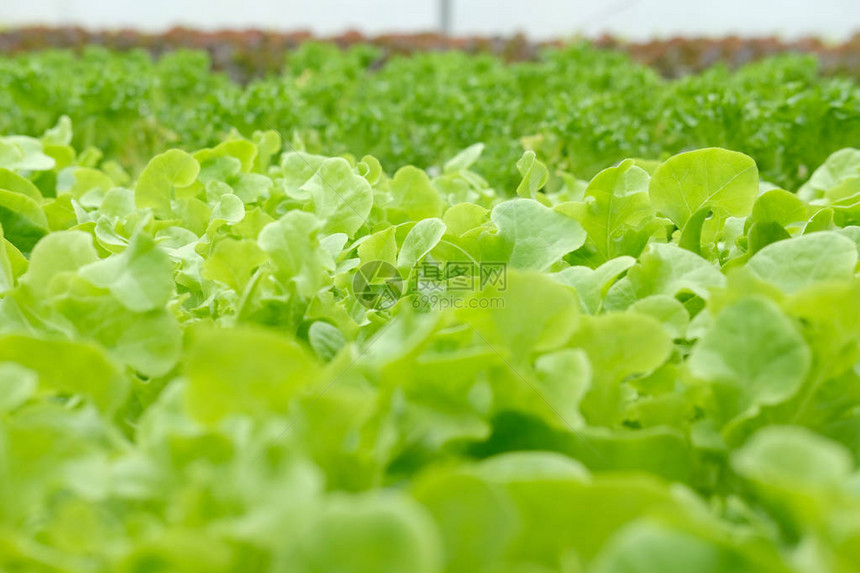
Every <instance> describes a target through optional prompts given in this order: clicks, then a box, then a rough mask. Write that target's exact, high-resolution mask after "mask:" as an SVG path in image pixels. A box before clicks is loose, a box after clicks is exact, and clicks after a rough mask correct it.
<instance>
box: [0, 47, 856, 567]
mask: <svg viewBox="0 0 860 573" xmlns="http://www.w3.org/2000/svg"><path fill="white" fill-rule="evenodd" d="M45 57H48V56H45ZM54 57H57V56H54ZM129 57H130V58H131V56H129ZM448 57H449V58H451V59H452V60H453V61H455V62H456V61H457V60H456V58H457V57H456V56H448ZM322 59H323V61H324V62H327V65H334V64H335V63H337V62H338V61H339V60H337V59H336V58H330V56H324V57H322ZM550 61H551V62H553V63H552V65H553V66H563V65H564V60H563V59H561V60H558V59H552V60H550ZM434 62H436V60H435V59H433V58H429V57H428V60H427V65H428V66H431V67H432V65H434ZM485 63H486V65H487V66H488V67H489V68H490V69H492V68H493V66H494V65H495V64H493V63H492V61H489V60H488V61H486V62H485ZM140 65H142V66H144V67H145V66H148V65H152V64H148V63H140ZM159 65H167V64H166V63H164V62H162V63H160V64H159ZM389 65H390V66H395V67H396V66H400V72H399V73H402V74H406V75H408V74H411V73H412V71H414V70H411V68H410V67H409V66H410V65H413V64H407V63H405V62H399V63H398V61H396V60H395V61H394V62H392V63H391V64H389ZM541 65H550V64H548V63H546V62H544V63H543V64H541ZM335 71H337V73H334V72H332V74H330V75H327V76H325V77H327V78H329V82H323V81H322V80H323V78H320V77H311V78H310V79H308V80H307V81H308V82H309V84H310V85H311V86H313V88H314V89H315V90H318V93H319V97H320V98H321V99H322V100H324V101H325V98H327V97H330V96H331V93H332V90H335V89H336V88H339V87H340V86H339V84H337V82H336V81H335V80H336V79H337V78H339V77H341V73H342V72H343V75H344V77H345V78H346V79H345V80H344V81H345V82H346V83H349V82H350V81H353V80H352V79H349V77H348V75H349V74H348V73H347V72H344V71H343V70H335ZM568 72H569V73H571V74H574V75H575V74H576V73H579V72H577V71H576V70H568ZM381 73H382V72H381ZM385 73H393V72H385ZM488 73H489V72H488ZM518 73H525V72H524V71H523V70H522V69H521V70H519V71H518ZM607 73H608V72H607ZM167 77H173V76H167ZM175 81H176V82H177V83H178V84H180V85H179V86H174V87H176V89H179V88H180V87H181V88H182V89H191V90H193V89H196V88H193V86H188V85H185V84H184V82H183V80H182V79H181V78H175ZM535 81H537V80H535ZM559 81H560V80H559ZM747 81H750V82H754V81H755V80H754V78H748V79H747ZM320 82H322V83H320ZM331 82H334V84H332V83H331ZM413 83H414V84H415V85H416V86H418V87H420V85H419V84H420V82H417V80H416V81H414V82H413ZM502 85H504V84H502ZM556 85H557V84H556ZM255 89H260V88H259V86H257V88H255ZM308 89H311V88H310V87H309V88H308ZM43 95H44V94H43ZM258 95H259V94H258ZM118 97H119V96H118ZM259 97H261V98H262V95H259ZM427 97H429V96H428V95H427V93H425V92H422V91H421V90H420V89H419V90H418V93H417V94H416V100H417V101H416V102H415V103H414V105H413V108H412V109H413V111H411V112H410V113H419V112H420V110H423V111H424V113H427V114H432V113H436V111H435V110H436V109H437V108H435V107H433V106H428V107H426V108H422V107H421V102H422V101H423V100H424V98H427ZM557 97H558V99H559V101H564V100H566V97H567V96H566V95H565V94H564V93H563V92H559V93H558V94H557ZM571 97H573V96H571ZM451 98H453V95H451ZM328 101H329V104H332V105H334V102H332V101H331V100H328ZM455 101H457V100H456V99H445V100H444V102H445V103H446V105H447V106H449V107H450V106H451V105H452V102H455ZM572 101H573V100H571V101H568V102H567V104H572ZM126 103H127V102H126ZM556 103H559V102H556ZM121 104H122V105H126V104H123V103H122V101H118V102H117V105H120V106H121ZM526 105H530V104H528V100H526ZM604 105H609V103H604ZM798 105H803V104H802V102H801V103H799V104H798ZM121 109H124V108H122V106H121ZM126 111H128V110H126ZM712 111H713V110H712ZM117 113H119V110H118V111H117ZM177 113H179V112H177ZM452 113H454V112H452ZM347 117H348V118H352V119H355V117H354V116H347ZM352 119H350V121H351V120H352ZM497 119H498V117H495V118H494V117H490V118H489V120H488V121H490V122H491V123H492V121H495V120H497ZM308 120H309V121H313V122H315V125H316V126H317V127H318V128H320V129H323V128H324V126H325V121H324V120H325V116H316V117H310V118H309V119H308ZM571 121H574V120H573V119H571ZM579 121H584V119H583V118H581V117H580V118H579ZM83 127H84V129H86V127H85V126H83ZM375 127H378V126H374V125H373V124H371V125H370V126H369V127H368V128H367V129H368V130H371V131H372V129H374V128H375ZM705 128H706V126H703V127H702V129H705ZM464 129H466V128H465V127H464ZM385 133H387V134H388V135H389V136H390V135H391V132H385ZM73 137H74V136H73V134H72V132H71V126H70V124H69V122H68V121H62V122H60V123H59V124H58V125H57V127H56V128H55V129H53V130H52V131H50V132H49V133H47V134H45V135H44V136H43V137H42V138H41V139H36V138H17V137H6V138H4V139H3V142H2V145H3V146H0V162H2V165H3V168H2V169H0V207H2V208H0V224H2V234H0V570H2V571H4V572H5V571H10V572H15V571H27V572H46V573H47V572H63V573H67V572H68V573H101V572H105V573H107V572H110V573H114V572H119V573H142V572H149V571H152V572H165V573H166V572H171V573H183V572H188V573H191V572H195V573H196V572H201V573H202V572H206V573H212V572H215V573H240V572H241V573H245V572H249V571H267V572H272V573H293V572H298V573H333V572H338V573H377V572H383V573H388V572H390V573H413V572H415V573H497V572H509V573H514V572H519V573H522V572H526V571H528V572H538V571H540V572H560V573H574V572H576V573H688V572H706V573H737V572H743V573H760V572H768V573H770V572H773V573H807V572H810V573H811V572H819V571H821V572H834V573H853V572H855V571H857V570H858V569H860V552H858V549H857V548H858V547H860V488H858V483H860V481H858V479H860V473H858V470H857V467H858V461H860V438H858V436H860V278H858V274H857V272H858V268H857V267H858V246H860V208H858V205H860V156H858V154H857V153H856V152H855V151H852V150H847V151H841V152H838V153H836V154H835V155H834V156H833V157H831V158H830V159H829V160H827V161H826V162H825V163H824V165H823V167H821V168H820V169H819V170H818V171H816V172H815V173H814V174H813V175H812V177H811V178H810V180H809V181H808V182H807V183H806V184H805V185H804V186H803V188H802V190H800V192H799V193H798V194H794V193H791V192H789V191H787V190H782V189H777V188H774V187H773V186H772V185H768V184H766V183H764V182H761V181H759V179H758V176H757V167H756V164H755V162H754V161H753V160H752V159H751V158H750V157H748V156H747V155H744V154H741V153H736V152H731V151H726V150H723V149H716V148H709V149H703V150H700V151H691V152H687V153H683V154H681V155H677V156H674V157H670V158H668V159H666V160H665V161H663V162H656V163H654V162H647V161H641V160H633V159H630V160H624V161H621V162H620V163H618V164H617V165H616V166H614V167H609V168H607V169H605V170H603V171H601V172H600V173H598V174H597V175H596V176H595V177H594V178H593V179H592V180H591V181H589V182H585V181H579V180H577V179H576V178H575V177H573V176H572V175H570V174H569V173H565V174H564V176H563V177H562V176H559V180H556V179H555V175H557V174H558V172H559V170H563V169H564V168H566V167H569V166H566V165H564V164H563V162H562V161H561V160H559V157H558V156H552V155H550V159H551V161H547V162H546V163H545V162H544V161H545V157H544V156H542V155H541V153H540V152H539V151H538V152H535V153H526V154H524V155H518V157H520V160H519V162H518V163H516V158H514V159H513V161H514V164H513V165H512V167H513V168H514V170H515V172H519V174H520V175H519V177H518V179H517V181H516V182H515V183H514V184H513V185H512V186H511V187H510V188H496V187H493V184H492V183H491V182H490V181H488V180H487V179H485V178H484V177H482V176H481V175H479V174H478V173H477V172H476V171H475V169H477V166H478V165H480V163H481V161H482V159H481V158H482V157H483V155H482V153H485V152H491V151H492V150H491V145H490V144H489V143H488V144H487V146H486V147H485V146H483V145H481V144H475V145H470V146H468V147H466V146H463V149H459V150H457V153H451V154H450V157H453V158H452V159H448V158H447V157H446V158H445V159H446V161H442V162H441V163H440V165H442V168H441V169H428V170H424V169H421V168H419V167H416V166H400V165H399V164H398V163H397V162H395V163H393V164H391V165H389V164H387V163H386V162H384V161H382V162H381V161H378V160H377V159H375V158H374V157H371V156H364V157H362V158H361V159H360V160H356V159H355V157H354V156H349V155H345V156H343V157H326V156H322V155H316V154H312V153H308V152H306V151H296V150H293V149H289V146H287V145H286V144H284V145H283V148H284V149H283V151H284V152H283V153H280V154H279V153H278V151H279V149H280V145H279V139H278V136H277V134H276V133H275V132H272V131H269V132H257V133H255V134H254V135H252V137H251V138H250V139H243V138H241V137H240V136H239V135H238V134H235V135H234V136H232V137H230V138H228V139H225V140H224V141H221V142H219V143H218V145H216V146H214V147H211V148H206V149H202V150H198V151H196V152H193V153H191V152H186V151H180V150H176V149H174V150H167V151H164V150H160V151H163V153H161V154H159V155H156V156H155V157H154V158H152V159H151V160H147V159H143V160H141V162H140V163H139V165H140V166H141V167H142V171H141V174H140V175H139V176H138V177H137V178H136V179H135V178H133V177H130V176H129V175H128V174H126V173H124V172H123V171H122V170H121V169H119V168H118V167H117V166H116V164H114V163H112V162H110V161H107V160H102V158H101V157H100V156H99V155H98V154H97V153H95V152H94V151H85V152H82V153H77V152H76V151H75V149H74V148H73V147H71V146H70V145H69V143H70V141H74V140H73V139H72V138H73ZM531 144H533V145H534V146H535V147H541V146H551V141H550V140H549V139H544V140H543V141H542V142H537V141H536V140H535V141H532V142H531ZM440 150H444V148H440ZM439 152H440V153H441V152H442V151H439ZM796 167H797V166H796ZM559 181H561V182H559ZM515 194H516V197H514V198H512V197H513V196H514V195H515ZM382 262H384V263H386V265H385V266H384V268H386V269H389V268H390V269H395V271H394V272H399V273H400V275H401V276H400V279H402V280H398V281H396V282H397V283H398V287H399V288H400V290H398V291H396V293H395V295H394V300H391V301H390V302H391V303H392V304H390V305H386V306H384V307H382V306H374V305H373V304H369V303H368V302H367V301H366V300H364V298H362V297H360V296H357V295H359V294H361V293H358V292H354V291H357V290H358V288H357V287H356V284H361V281H356V280H355V277H356V276H359V277H361V276H363V275H359V273H362V272H364V271H363V270H362V267H363V266H364V265H367V264H369V263H376V264H377V267H379V266H380V265H381V263H382ZM374 268H376V267H374ZM382 278H383V279H390V278H394V279H397V277H396V276H394V277H390V276H387V275H386V276H383V277H382ZM398 297H399V298H398Z"/></svg>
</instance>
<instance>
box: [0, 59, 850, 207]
mask: <svg viewBox="0 0 860 573" xmlns="http://www.w3.org/2000/svg"><path fill="white" fill-rule="evenodd" d="M380 56H381V54H380V53H379V51H378V50H377V49H376V48H374V47H371V46H366V45H362V46H355V47H353V48H351V49H349V50H347V51H342V50H340V49H338V48H337V47H335V46H333V45H325V44H315V43H303V44H302V46H300V47H299V48H298V49H296V50H294V51H291V52H290V53H289V54H288V56H287V58H286V61H285V62H284V65H283V68H282V71H281V73H280V74H275V75H272V76H270V77H266V78H259V79H256V80H253V81H251V82H250V83H249V84H247V85H238V84H236V83H234V82H232V81H230V80H229V79H228V78H227V77H225V76H224V75H222V74H219V73H214V72H212V71H211V69H210V61H209V57H208V54H206V52H203V51H196V52H189V51H181V50H180V51H175V52H170V53H167V54H163V55H161V56H160V57H159V58H158V59H157V60H155V61H153V59H152V58H150V56H149V55H148V54H147V53H144V52H142V51H131V52H127V53H112V52H108V51H106V50H104V49H99V48H96V47H92V48H88V49H86V50H84V51H83V52H82V53H80V54H72V53H69V52H42V53H30V54H22V55H18V56H14V57H0V86H3V91H2V93H0V109H2V110H3V113H2V114H0V134H4V135H5V134H27V135H29V136H33V137H35V136H37V135H39V134H41V133H42V132H43V131H44V130H46V129H48V128H52V127H53V126H54V125H55V124H56V123H57V121H58V120H59V119H60V117H61V116H63V115H67V116H69V117H70V118H71V120H72V121H73V122H74V125H75V126H76V128H77V129H76V130H75V132H74V134H72V132H71V130H70V129H69V127H68V125H65V126H60V128H57V129H56V130H53V131H52V134H51V136H50V138H49V140H48V141H46V143H47V144H48V147H46V148H45V149H44V150H43V151H40V150H38V149H37V147H36V146H35V145H34V142H33V140H32V139H24V138H3V139H2V140H0V168H12V167H15V168H28V167H27V166H32V167H34V168H45V167H47V168H50V167H51V166H52V165H53V162H58V163H57V164H58V165H59V166H60V167H63V166H65V164H66V163H67V162H68V157H69V155H70V154H69V151H68V149H69V148H68V146H69V144H70V142H72V143H73V144H74V145H75V147H77V148H78V149H86V148H92V147H95V148H98V149H100V150H102V151H103V152H104V153H105V156H106V158H107V159H110V160H112V161H116V162H118V163H119V164H120V165H122V166H123V167H124V168H125V169H129V170H132V171H133V172H134V173H139V171H140V169H142V168H143V167H144V166H145V165H146V163H147V161H148V160H149V159H150V158H151V157H152V156H154V155H157V154H160V153H162V152H163V151H165V148H166V147H169V146H173V147H179V148H182V149H185V150H186V151H191V150H194V149H199V148H201V147H207V146H209V147H215V146H216V145H218V144H220V143H221V142H222V141H223V140H224V139H225V138H227V137H229V135H230V134H231V133H232V132H233V130H238V131H239V132H241V133H243V134H245V135H246V136H248V137H251V139H252V140H254V139H253V136H252V134H253V132H254V131H257V130H268V129H273V128H277V129H279V130H282V134H283V137H284V139H285V141H284V142H283V144H281V142H279V141H278V140H277V139H272V138H271V137H270V136H266V140H265V142H264V140H263V139H260V140H258V141H259V143H260V144H261V147H263V148H264V149H261V150H260V151H259V152H258V154H257V156H256V157H251V156H250V155H244V161H245V166H247V164H248V163H252V164H253V165H255V166H258V165H262V164H265V163H267V162H268V158H270V157H271V156H272V154H273V153H275V152H276V151H277V150H278V149H279V148H281V149H282V150H283V151H297V152H306V153H308V154H315V155H317V156H320V155H326V156H333V155H340V154H345V153H352V154H356V157H362V156H364V155H366V154H370V155H373V156H375V157H377V158H379V160H380V161H381V162H382V164H383V165H385V167H386V169H388V170H389V172H395V171H396V170H397V169H399V168H400V167H404V166H407V165H414V166H416V167H419V168H420V169H425V168H428V167H431V166H432V167H435V168H437V169H439V171H440V172H441V173H444V174H446V175H453V174H456V173H458V172H460V171H462V170H464V169H467V168H469V169H471V171H473V172H475V173H476V174H480V175H481V176H482V177H483V178H485V179H487V180H489V181H491V182H492V183H493V184H494V185H496V186H499V187H500V190H502V191H503V192H504V193H505V194H507V195H508V196H513V195H514V193H516V194H517V195H518V196H521V197H532V194H533V193H535V192H536V191H537V190H538V189H540V188H542V187H543V188H545V189H549V190H551V191H557V190H558V189H559V187H560V185H561V182H562V181H563V177H560V176H559V175H558V173H557V172H558V171H562V172H566V173H572V174H574V175H576V176H578V177H582V178H591V177H593V176H594V175H595V174H597V173H598V172H599V171H601V170H603V169H606V168H608V167H610V166H613V165H616V164H617V163H618V162H619V161H621V160H623V159H625V158H628V157H641V158H646V159H649V160H663V159H666V157H667V156H668V155H670V154H674V153H679V152H681V151H687V150H690V149H702V148H707V147H722V148H726V149H733V150H736V151H741V152H743V153H745V154H747V155H749V156H750V157H753V158H754V159H755V161H756V163H757V164H758V168H759V170H760V171H761V173H762V176H763V178H764V179H765V180H766V181H769V182H771V183H774V184H776V185H779V186H781V187H783V188H786V189H792V190H794V189H796V188H798V187H799V186H800V184H801V183H804V182H805V181H806V180H807V179H808V178H809V173H810V172H811V171H812V170H814V169H816V168H817V167H818V166H819V165H821V164H822V163H823V162H824V160H825V159H826V158H827V156H828V155H829V154H831V153H833V152H835V151H838V150H840V149H842V148H846V147H856V146H858V141H860V121H858V119H857V118H858V112H860V87H858V84H857V82H856V81H854V80H850V79H845V78H825V77H822V76H821V75H819V70H818V63H817V62H816V60H815V59H814V58H812V57H805V56H799V55H797V56H781V57H776V58H769V59H766V60H764V61H761V62H758V63H754V64H750V65H747V66H744V67H742V68H741V69H739V70H737V71H734V72H730V71H729V70H727V69H726V68H724V67H722V66H716V67H714V68H712V69H709V70H707V71H705V72H702V73H700V74H697V75H693V76H689V77H684V78H680V79H675V80H667V79H663V78H661V77H659V75H658V74H657V73H656V72H655V71H654V70H652V69H649V68H647V67H644V66H641V65H638V64H635V63H633V62H632V61H630V59H629V58H628V57H627V56H626V55H623V54H620V53H616V52H613V51H610V50H606V49H597V48H595V47H593V46H590V45H588V44H587V43H585V42H574V43H572V44H571V45H569V46H566V47H563V48H552V49H546V50H544V51H542V52H541V53H540V54H536V57H535V59H534V60H533V61H528V62H520V63H516V64H509V63H506V62H505V61H503V60H502V59H500V58H496V57H492V56H489V55H468V54H464V53H460V52H447V53H432V52H430V53H421V54H415V55H413V56H410V57H392V58H388V59H386V61H385V62H384V63H383V62H381V61H380ZM476 141H480V142H483V143H482V144H479V145H478V146H476V147H473V144H475V142H476ZM465 149H468V151H465V152H463V154H462V155H461V154H460V152H461V151H463V150H465ZM91 152H92V151H91ZM236 152H237V150H235V149H234V150H233V151H232V152H229V153H236ZM524 152H526V153H525V155H524ZM219 153H220V152H216V154H215V155H218V154H219ZM532 153H534V154H535V155H532ZM709 153H714V152H712V151H711V152H709ZM723 153H725V152H723ZM846 153H847V154H848V155H846V156H845V157H844V159H839V158H837V159H836V160H835V161H834V162H833V164H832V167H833V169H831V170H830V172H829V174H828V175H825V174H824V173H822V174H820V175H819V176H818V177H817V178H815V179H813V180H812V181H811V185H812V189H814V188H817V187H819V186H821V185H824V186H827V187H830V186H831V185H830V183H831V182H832V181H833V178H834V177H836V178H840V177H844V176H846V175H847V174H849V173H850V171H851V169H850V152H846ZM855 153H856V152H855ZM478 155H480V158H478ZM213 157H214V156H213V155H212V154H210V155H209V158H210V159H211V158H213ZM196 159H197V160H198V161H200V162H201V166H202V163H203V160H204V158H200V157H197V158H196ZM237 159H239V158H238V157H237ZM518 160H519V161H518ZM240 161H241V159H240ZM677 161H680V162H682V163H683V162H684V161H686V160H685V159H680V158H679V159H678V160H677ZM846 161H847V162H846ZM215 163H216V164H217V165H212V166H211V169H213V170H223V169H227V168H228V166H227V164H226V163H225V162H223V161H216V162H215ZM227 163H229V162H227ZM644 165H647V164H645V163H643V164H640V166H644ZM87 167H92V165H87ZM735 167H736V166H735V165H732V166H731V167H729V166H728V165H726V166H725V168H726V169H727V170H729V171H731V170H732V169H734V168H735ZM844 167H848V169H847V170H846V169H845V168H844ZM672 169H673V170H675V168H674V167H673V168H672ZM204 170H206V169H205V168H204ZM314 170H315V167H314ZM646 170H647V171H649V172H650V169H646ZM258 172H259V171H258ZM108 175H109V177H111V178H112V179H114V178H115V177H120V178H121V177H122V170H121V169H117V165H116V164H112V166H111V168H110V169H109V173H108ZM855 175H856V173H855ZM407 179H408V178H407ZM751 179H754V177H751ZM521 182H522V184H521V185H520V183H521ZM117 183H120V182H119V181H118V180H117ZM371 183H372V182H371ZM400 183H402V184H405V181H401V182H400ZM37 184H38V186H39V188H40V189H42V188H44V190H45V191H50V190H51V187H52V185H53V183H52V182H51V181H50V178H47V179H46V180H44V181H37ZM416 184H417V183H416ZM332 185H333V186H334V185H335V183H334V182H332ZM732 193H733V192H732ZM237 194H238V193H237ZM424 197H425V199H426V198H427V196H426V195H424ZM663 206H665V205H664V204H660V203H658V202H656V201H655V207H657V208H658V209H659V208H660V207H663ZM429 207H430V204H429V203H428V208H429ZM678 208H679V209H681V207H678ZM356 210H357V211H358V212H359V213H361V209H359V208H358V206H356ZM439 215H440V214H439V213H432V212H431V213H429V214H421V215H420V216H421V217H425V216H430V217H435V216H439ZM666 215H667V216H669V213H666ZM417 217H418V215H411V216H410V217H409V218H417Z"/></svg>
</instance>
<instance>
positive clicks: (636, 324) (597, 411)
mask: <svg viewBox="0 0 860 573" xmlns="http://www.w3.org/2000/svg"><path fill="white" fill-rule="evenodd" d="M569 344H570V345H571V346H574V347H576V348H581V349H583V350H584V351H585V353H586V354H587V355H588V361H589V363H590V364H591V368H592V371H593V381H592V384H591V390H590V392H589V393H588V395H587V396H586V397H585V400H584V402H583V406H582V409H583V413H584V414H585V416H586V418H587V419H588V420H589V422H591V423H593V424H599V425H610V424H614V423H616V422H618V421H619V419H618V417H619V416H620V413H621V406H622V391H621V382H622V381H623V380H624V379H625V378H627V377H628V376H633V375H641V374H647V373H649V372H651V371H653V370H655V369H656V368H657V367H658V366H660V365H661V364H663V363H664V362H665V361H666V360H667V359H668V358H669V354H670V352H671V351H672V340H671V338H670V337H669V335H668V334H666V332H665V331H664V330H663V328H662V327H661V325H660V323H659V322H657V321H656V320H655V319H653V318H651V317H650V316H645V315H638V314H607V315H603V316H598V317H583V319H582V322H581V325H580V327H579V328H578V329H577V331H576V333H575V334H574V336H573V337H572V338H571V340H570V342H569Z"/></svg>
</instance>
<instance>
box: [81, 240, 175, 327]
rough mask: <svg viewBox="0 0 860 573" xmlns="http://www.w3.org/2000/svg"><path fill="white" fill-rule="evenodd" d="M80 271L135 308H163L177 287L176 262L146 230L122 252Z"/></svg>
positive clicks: (144, 310) (142, 309)
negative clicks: (174, 281)
mask: <svg viewBox="0 0 860 573" xmlns="http://www.w3.org/2000/svg"><path fill="white" fill-rule="evenodd" d="M80 274H81V276H82V277H84V278H85V279H87V280H88V281H90V282H91V283H92V284H94V285H96V286H98V287H101V288H105V289H108V290H109V291H110V292H111V294H112V295H113V296H115V297H116V299H117V300H118V301H120V302H121V303H122V304H123V306H125V307H126V308H127V309H129V310H131V311H134V312H146V311H148V310H154V309H157V308H163V307H164V305H166V304H167V301H168V300H169V299H170V296H171V295H172V294H173V290H174V283H173V265H172V264H171V263H170V260H169V259H168V258H167V255H166V254H165V253H164V252H163V251H162V250H161V249H159V248H158V246H157V245H156V244H155V241H153V240H152V239H150V238H149V237H148V236H146V235H143V234H137V235H135V236H133V237H132V238H131V240H130V241H129V244H128V248H127V249H126V250H125V251H124V252H123V253H122V254H121V255H118V256H113V257H110V258H108V259H105V260H102V261H98V262H94V263H91V264H89V265H86V266H84V267H82V268H81V269H80Z"/></svg>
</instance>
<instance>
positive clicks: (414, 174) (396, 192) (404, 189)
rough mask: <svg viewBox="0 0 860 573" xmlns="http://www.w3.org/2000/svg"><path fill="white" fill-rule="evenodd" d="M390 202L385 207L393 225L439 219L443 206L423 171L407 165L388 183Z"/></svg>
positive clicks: (437, 193)
mask: <svg viewBox="0 0 860 573" xmlns="http://www.w3.org/2000/svg"><path fill="white" fill-rule="evenodd" d="M388 188H389V191H390V192H391V198H392V201H391V203H389V205H387V207H388V209H389V211H390V212H392V215H393V218H391V217H390V219H391V221H392V222H393V223H402V222H405V221H410V220H411V221H419V220H421V219H428V218H431V217H440V216H441V215H442V210H443V209H444V204H443V203H442V199H441V197H440V196H439V192H438V191H437V190H436V189H435V188H434V187H433V184H432V183H431V182H430V177H428V176H427V173H425V172H424V171H422V170H420V169H418V168H416V167H412V166H411V165H408V166H406V167H402V168H400V169H398V170H397V173H395V174H394V178H393V179H392V180H391V181H390V182H389V183H388Z"/></svg>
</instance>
